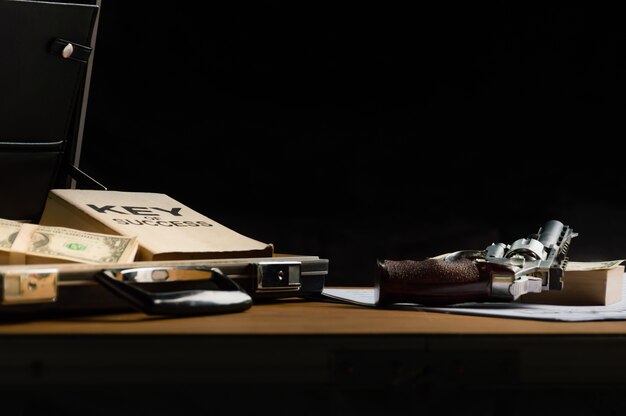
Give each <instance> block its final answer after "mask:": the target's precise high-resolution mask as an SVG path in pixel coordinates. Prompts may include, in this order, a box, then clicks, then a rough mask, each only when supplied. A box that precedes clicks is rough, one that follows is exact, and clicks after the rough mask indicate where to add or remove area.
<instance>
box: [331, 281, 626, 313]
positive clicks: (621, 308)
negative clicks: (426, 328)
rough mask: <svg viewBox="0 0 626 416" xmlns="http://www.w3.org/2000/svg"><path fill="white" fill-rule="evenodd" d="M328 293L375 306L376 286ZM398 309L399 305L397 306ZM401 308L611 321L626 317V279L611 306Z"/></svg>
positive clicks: (501, 303)
mask: <svg viewBox="0 0 626 416" xmlns="http://www.w3.org/2000/svg"><path fill="white" fill-rule="evenodd" d="M323 293H324V294H325V295H327V296H329V297H331V298H334V299H337V300H341V301H345V302H348V303H354V304H357V305H362V306H370V307H373V306H374V289H373V288H350V289H344V288H341V289H339V288H337V289H335V288H326V289H324V292H323ZM394 308H395V306H394ZM398 308H401V309H414V310H416V311H427V312H443V313H456V314H462V315H480V316H491V317H501V318H521V319H538V320H547V321H566V322H584V321H610V320H626V279H624V286H623V288H622V300H621V301H620V302H617V303H614V304H612V305H607V306H557V305H536V304H524V303H505V302H497V303H496V302H493V303H491V302H489V303H464V304H460V305H458V306H454V307H426V306H420V305H399V306H398Z"/></svg>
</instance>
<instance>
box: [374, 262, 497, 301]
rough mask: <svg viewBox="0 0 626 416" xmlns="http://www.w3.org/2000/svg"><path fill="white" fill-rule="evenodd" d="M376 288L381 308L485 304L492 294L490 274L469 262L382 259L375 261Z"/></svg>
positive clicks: (377, 299)
mask: <svg viewBox="0 0 626 416" xmlns="http://www.w3.org/2000/svg"><path fill="white" fill-rule="evenodd" d="M375 289H376V290H375V293H376V304H377V305H380V306H385V305H390V304H393V303H417V304H421V305H431V306H441V305H446V304H452V303H460V302H473V301H484V300H486V299H488V297H489V296H490V295H491V273H489V272H488V271H487V270H486V269H485V268H484V267H478V266H477V265H476V263H475V262H474V261H472V260H469V259H460V260H455V261H444V260H435V259H428V260H423V261H414V260H401V261H394V260H383V261H379V262H378V270H377V278H376V287H375Z"/></svg>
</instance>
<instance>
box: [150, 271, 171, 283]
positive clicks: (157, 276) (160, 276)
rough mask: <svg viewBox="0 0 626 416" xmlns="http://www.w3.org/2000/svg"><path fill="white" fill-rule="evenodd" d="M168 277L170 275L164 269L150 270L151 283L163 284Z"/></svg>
mask: <svg viewBox="0 0 626 416" xmlns="http://www.w3.org/2000/svg"><path fill="white" fill-rule="evenodd" d="M169 277H170V274H169V273H168V272H167V270H164V269H156V270H152V281H153V282H164V281H166V280H167V279H168V278H169Z"/></svg>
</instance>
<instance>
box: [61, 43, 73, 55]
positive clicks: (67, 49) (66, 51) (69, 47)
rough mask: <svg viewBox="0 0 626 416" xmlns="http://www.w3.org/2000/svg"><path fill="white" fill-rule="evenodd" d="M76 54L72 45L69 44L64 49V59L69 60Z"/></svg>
mask: <svg viewBox="0 0 626 416" xmlns="http://www.w3.org/2000/svg"><path fill="white" fill-rule="evenodd" d="M73 53H74V46H72V44H71V43H68V44H67V45H66V46H65V48H63V53H62V55H63V57H64V58H69V57H70V56H72V54H73Z"/></svg>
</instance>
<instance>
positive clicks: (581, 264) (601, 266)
mask: <svg viewBox="0 0 626 416" xmlns="http://www.w3.org/2000/svg"><path fill="white" fill-rule="evenodd" d="M623 262H624V260H606V261H570V262H569V263H567V267H566V269H565V270H567V271H571V272H573V271H590V270H607V269H613V268H615V267H617V266H619V265H620V264H622V263H623Z"/></svg>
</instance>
